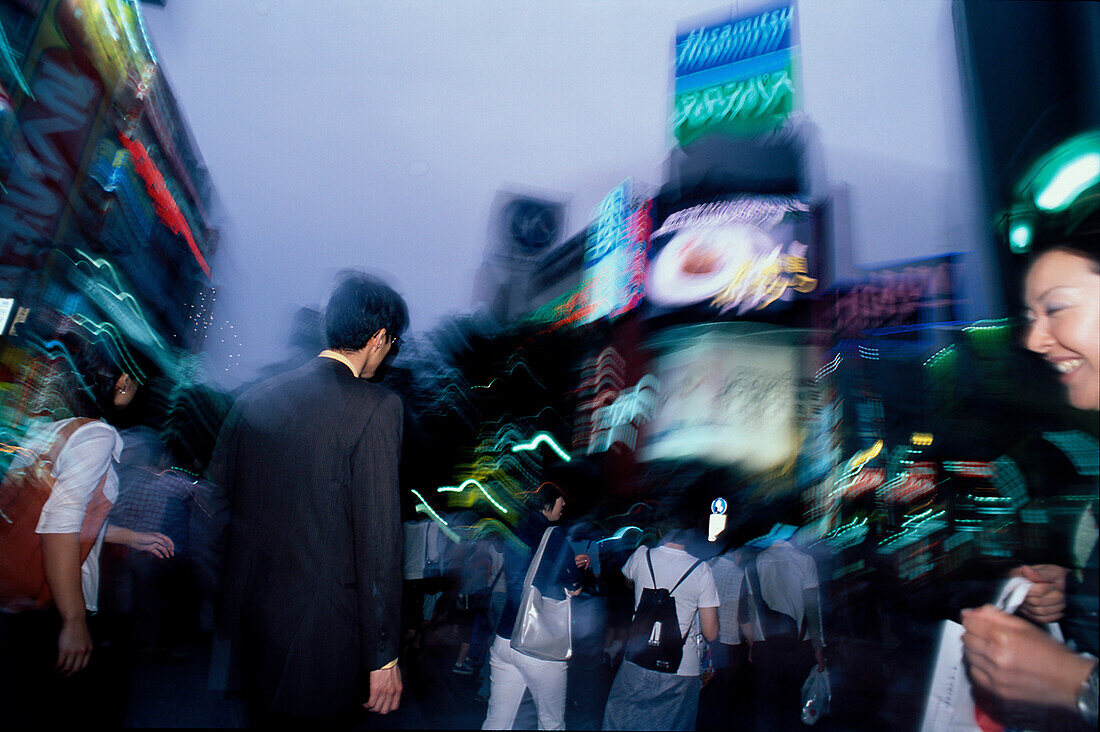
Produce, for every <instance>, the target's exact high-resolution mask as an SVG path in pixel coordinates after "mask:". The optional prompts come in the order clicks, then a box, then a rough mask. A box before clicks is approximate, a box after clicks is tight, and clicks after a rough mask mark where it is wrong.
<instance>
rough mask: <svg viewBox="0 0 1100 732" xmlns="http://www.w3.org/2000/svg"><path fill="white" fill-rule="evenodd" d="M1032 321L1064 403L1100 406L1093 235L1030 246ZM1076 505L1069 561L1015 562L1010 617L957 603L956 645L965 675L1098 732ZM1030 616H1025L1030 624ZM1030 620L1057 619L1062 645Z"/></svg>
mask: <svg viewBox="0 0 1100 732" xmlns="http://www.w3.org/2000/svg"><path fill="white" fill-rule="evenodd" d="M1024 290H1025V297H1024V300H1025V305H1026V306H1027V317H1028V321H1029V326H1028V331H1027V337H1026V340H1025V345H1026V346H1027V348H1028V349H1029V350H1031V351H1033V352H1035V353H1037V354H1039V355H1040V356H1042V357H1043V359H1044V360H1046V361H1047V363H1049V364H1050V365H1051V367H1052V368H1053V369H1054V370H1055V371H1056V372H1058V374H1059V378H1060V380H1061V381H1062V383H1063V385H1065V387H1066V398H1067V401H1069V403H1070V404H1071V405H1073V406H1074V407H1076V408H1078V409H1084V410H1089V411H1092V412H1094V413H1095V412H1097V411H1100V253H1098V242H1097V237H1096V235H1095V234H1093V235H1091V237H1089V238H1087V239H1084V240H1079V241H1075V242H1062V243H1058V244H1057V245H1055V246H1052V247H1049V248H1047V247H1041V248H1037V249H1036V253H1035V256H1034V259H1033V260H1032V263H1031V266H1030V267H1029V269H1028V271H1027V275H1026V279H1025V286H1024ZM1095 496H1096V491H1095V489H1094V490H1093V499H1092V500H1091V501H1090V502H1089V503H1088V504H1087V505H1086V506H1084V507H1083V508H1082V510H1081V511H1080V515H1079V516H1078V520H1077V523H1076V527H1075V528H1074V530H1073V532H1072V533H1073V536H1072V539H1071V543H1072V546H1071V547H1062V548H1060V549H1061V553H1062V554H1063V555H1064V556H1069V557H1071V559H1072V562H1073V566H1070V567H1061V566H1058V565H1050V564H1047V565H1037V566H1028V567H1021V568H1019V569H1018V570H1016V572H1014V574H1017V575H1019V576H1023V577H1026V578H1027V579H1030V580H1032V581H1033V582H1034V583H1035V584H1033V585H1032V588H1031V591H1030V592H1029V594H1028V596H1027V598H1026V599H1025V601H1024V604H1023V607H1022V608H1021V610H1020V614H1021V615H1023V616H1024V617H1023V618H1021V617H1017V616H1015V615H1009V614H1007V613H1004V612H1002V611H1000V610H998V609H997V608H995V607H993V606H992V605H985V606H983V607H980V608H977V609H974V610H964V611H963V614H962V624H963V628H964V629H965V631H966V632H965V634H964V635H963V643H964V645H965V648H966V660H967V662H968V664H969V671H970V677H971V679H972V680H973V681H974V683H975V684H976V685H977V686H978V687H979V688H981V689H984V690H988V691H989V692H992V693H993V694H994V695H995V696H996V697H998V698H999V699H1001V700H1005V701H1009V702H1021V703H1025V704H1030V705H1033V706H1038V707H1045V708H1046V709H1048V710H1058V711H1059V712H1060V713H1061V714H1062V719H1061V720H1056V721H1052V724H1053V723H1058V724H1066V721H1065V716H1066V715H1074V716H1076V717H1077V718H1078V722H1079V724H1080V726H1081V728H1082V729H1096V723H1097V697H1098V685H1100V682H1098V676H1097V674H1098V670H1097V661H1096V655H1097V654H1098V653H1100V647H1098V646H1100V643H1098V642H1097V634H1098V633H1100V630H1098V627H1097V623H1098V607H1100V589H1098V576H1100V570H1098V560H1097V539H1098V536H1100V530H1098V528H1097V499H1096V497H1095ZM1024 618H1027V619H1026V620H1025V619H1024ZM1029 620H1030V621H1032V622H1028V621H1029ZM1033 622H1034V623H1052V622H1059V623H1060V624H1061V625H1062V628H1063V632H1064V633H1065V634H1066V637H1067V639H1069V640H1070V641H1071V642H1073V643H1074V644H1075V646H1076V649H1077V650H1076V651H1075V650H1073V649H1072V648H1071V647H1069V646H1067V645H1065V644H1062V643H1059V642H1058V641H1056V640H1054V639H1053V638H1052V637H1051V636H1050V635H1048V634H1047V633H1045V632H1043V631H1042V630H1040V629H1039V628H1038V627H1036V626H1035V625H1034V624H1033Z"/></svg>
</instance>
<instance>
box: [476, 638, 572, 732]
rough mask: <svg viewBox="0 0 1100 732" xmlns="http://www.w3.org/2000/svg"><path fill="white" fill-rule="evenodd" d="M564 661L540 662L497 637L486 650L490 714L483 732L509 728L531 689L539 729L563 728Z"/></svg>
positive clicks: (565, 666) (483, 726)
mask: <svg viewBox="0 0 1100 732" xmlns="http://www.w3.org/2000/svg"><path fill="white" fill-rule="evenodd" d="M567 668H568V666H567V663H566V662H565V661H543V660H541V659H538V658H532V657H531V656H525V655H524V654H522V653H520V652H519V651H516V650H513V648H512V646H511V645H510V644H509V641H508V640H507V639H505V638H501V637H500V636H499V635H498V636H497V637H496V638H495V639H494V640H493V647H492V649H491V650H490V651H489V684H490V687H489V688H490V691H489V713H488V714H487V715H486V716H485V724H483V725H481V728H482V729H512V722H513V721H515V718H516V712H517V711H518V710H519V705H520V702H522V701H523V692H524V691H525V690H527V689H528V688H530V689H531V696H532V698H533V699H534V700H535V710H536V711H537V712H538V715H539V729H565V672H566V669H567Z"/></svg>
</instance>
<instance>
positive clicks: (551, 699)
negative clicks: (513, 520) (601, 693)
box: [482, 483, 581, 729]
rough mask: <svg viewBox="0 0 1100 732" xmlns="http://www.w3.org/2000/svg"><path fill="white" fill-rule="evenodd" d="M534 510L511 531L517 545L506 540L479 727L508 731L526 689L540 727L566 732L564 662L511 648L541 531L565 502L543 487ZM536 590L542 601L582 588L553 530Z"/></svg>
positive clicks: (563, 541) (551, 487) (568, 554)
mask: <svg viewBox="0 0 1100 732" xmlns="http://www.w3.org/2000/svg"><path fill="white" fill-rule="evenodd" d="M534 501H535V508H536V510H533V511H531V512H530V514H529V515H528V516H527V517H525V518H524V519H523V520H522V521H521V522H520V524H519V525H518V526H517V527H516V538H517V539H518V540H519V541H512V542H506V545H505V552H504V578H505V582H506V587H507V602H506V603H505V606H504V612H503V613H501V618H500V623H499V624H498V625H497V633H496V638H494V639H493V646H492V649H491V650H490V651H489V684H490V692H489V712H488V714H487V715H486V716H485V723H484V724H483V725H482V729H511V728H512V723H513V721H514V720H515V718H516V712H517V711H518V710H519V705H520V702H522V701H523V694H524V692H525V691H526V690H527V689H530V690H531V697H532V698H533V699H534V702H535V709H536V711H537V713H538V720H539V729H565V680H566V668H567V664H566V662H565V661H543V660H541V659H538V658H532V657H531V656H526V655H524V654H522V653H520V652H519V651H516V650H514V649H513V648H512V647H511V645H510V642H511V637H512V627H513V626H514V625H515V622H516V615H517V613H518V611H519V601H520V595H521V593H522V590H523V580H524V577H525V576H526V575H527V568H528V566H529V564H530V562H531V558H532V555H533V553H534V550H535V548H537V547H538V545H539V542H540V541H541V540H542V535H543V533H544V532H545V531H546V528H547V527H548V526H550V525H551V524H552V523H554V522H556V521H558V520H560V519H561V515H562V511H563V510H564V509H565V498H564V496H562V493H561V491H560V490H559V489H558V487H557V486H556V485H554V484H553V483H543V484H542V486H540V487H539V490H538V491H537V492H536V494H535V496H534ZM533 583H534V585H535V587H537V588H539V591H540V592H542V594H543V595H545V596H547V597H564V596H565V593H569V594H570V595H572V594H576V592H578V591H579V589H580V585H581V576H580V573H579V572H578V571H577V567H576V560H575V558H574V557H573V554H572V552H571V550H570V548H569V543H568V541H567V540H566V536H565V531H564V530H555V531H552V532H551V533H550V538H549V539H548V540H547V545H546V551H545V553H544V554H543V557H542V561H541V562H540V563H539V567H538V569H537V570H536V573H535V578H534V582H533Z"/></svg>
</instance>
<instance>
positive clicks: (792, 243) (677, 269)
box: [645, 195, 820, 319]
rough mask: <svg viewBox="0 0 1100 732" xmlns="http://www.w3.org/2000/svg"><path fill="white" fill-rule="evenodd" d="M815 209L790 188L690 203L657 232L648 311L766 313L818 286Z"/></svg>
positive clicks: (727, 315) (725, 315)
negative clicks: (790, 193) (781, 193)
mask: <svg viewBox="0 0 1100 732" xmlns="http://www.w3.org/2000/svg"><path fill="white" fill-rule="evenodd" d="M814 217H815V213H814V211H813V209H812V207H811V206H810V205H809V204H808V203H807V202H806V201H804V200H802V199H799V198H792V197H787V196H748V195H741V196H735V197H733V198H730V199H723V200H718V201H712V202H709V203H703V204H699V205H695V206H689V207H686V208H682V209H680V210H677V211H674V212H672V213H671V214H669V215H668V216H666V217H665V218H664V221H663V222H662V223H661V225H660V227H659V228H658V229H657V230H656V231H654V232H653V235H652V240H651V241H652V248H651V260H650V264H649V271H648V277H647V281H646V293H645V299H646V303H647V305H648V309H649V314H650V315H659V314H661V313H662V312H667V311H673V310H679V309H685V308H688V309H692V310H695V311H697V313H698V315H699V316H700V319H716V318H721V319H736V318H741V319H768V317H770V316H772V315H774V314H775V313H777V312H780V311H782V310H784V309H785V308H786V307H787V306H788V305H789V304H790V303H792V302H794V301H796V300H798V299H800V298H801V299H805V297H806V296H807V295H809V293H812V292H814V290H816V289H817V263H818V259H819V258H820V254H819V252H818V247H817V244H816V239H817V235H816V225H815V220H814Z"/></svg>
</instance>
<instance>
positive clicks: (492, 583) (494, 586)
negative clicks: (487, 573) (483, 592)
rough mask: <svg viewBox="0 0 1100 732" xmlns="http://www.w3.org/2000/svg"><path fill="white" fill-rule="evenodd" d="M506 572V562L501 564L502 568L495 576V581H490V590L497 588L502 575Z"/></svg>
mask: <svg viewBox="0 0 1100 732" xmlns="http://www.w3.org/2000/svg"><path fill="white" fill-rule="evenodd" d="M502 574H504V564H501V565H500V569H498V570H497V576H496V577H493V581H492V582H490V583H489V592H492V591H493V590H494V589H496V586H497V582H499V581H500V575H502Z"/></svg>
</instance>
